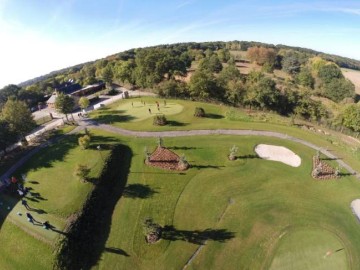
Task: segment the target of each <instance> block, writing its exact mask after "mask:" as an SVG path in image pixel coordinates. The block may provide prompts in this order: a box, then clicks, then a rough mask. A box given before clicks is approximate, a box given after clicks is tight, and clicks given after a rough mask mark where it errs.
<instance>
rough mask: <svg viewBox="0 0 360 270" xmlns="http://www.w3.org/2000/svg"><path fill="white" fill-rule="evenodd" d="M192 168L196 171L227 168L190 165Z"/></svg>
mask: <svg viewBox="0 0 360 270" xmlns="http://www.w3.org/2000/svg"><path fill="white" fill-rule="evenodd" d="M190 167H191V168H195V169H198V170H200V169H220V168H222V167H225V166H216V165H192V164H191V165H190Z"/></svg>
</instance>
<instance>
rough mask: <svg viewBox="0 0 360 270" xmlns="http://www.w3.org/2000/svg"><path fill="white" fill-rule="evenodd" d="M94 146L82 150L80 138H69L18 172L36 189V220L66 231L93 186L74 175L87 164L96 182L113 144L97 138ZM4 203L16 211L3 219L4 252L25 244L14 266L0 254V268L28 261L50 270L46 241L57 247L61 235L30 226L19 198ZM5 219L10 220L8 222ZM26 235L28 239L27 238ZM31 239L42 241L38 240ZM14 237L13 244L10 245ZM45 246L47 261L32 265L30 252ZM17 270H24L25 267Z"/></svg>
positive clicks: (33, 198)
mask: <svg viewBox="0 0 360 270" xmlns="http://www.w3.org/2000/svg"><path fill="white" fill-rule="evenodd" d="M92 142H93V144H92V147H91V148H90V149H88V150H81V149H80V147H79V146H78V144H77V136H75V135H71V136H68V137H67V138H65V139H63V140H61V141H60V142H59V143H56V144H54V145H52V146H49V147H47V148H44V149H42V150H41V151H40V152H38V153H37V154H36V155H35V156H34V157H33V158H32V159H31V160H29V161H28V162H27V163H26V164H25V165H24V166H23V167H22V168H21V169H20V170H19V171H18V172H17V175H21V174H23V173H25V174H26V175H27V182H26V184H25V186H27V187H30V188H32V190H31V193H32V194H33V195H31V194H30V195H28V196H27V201H28V204H29V205H30V207H32V208H34V209H35V211H32V215H33V216H34V218H35V219H37V220H39V221H41V222H43V221H45V220H48V221H50V223H51V224H52V225H55V227H56V228H57V229H60V230H62V229H63V228H64V225H65V221H66V218H67V217H68V216H69V215H71V214H72V213H74V212H76V211H78V210H79V209H80V208H81V207H82V204H83V203H84V200H85V198H86V197H87V195H88V193H89V192H90V190H91V189H92V185H91V184H84V183H81V182H80V181H79V180H78V179H77V178H76V176H75V175H74V170H75V167H76V165H77V164H78V163H81V164H87V165H88V166H89V167H90V168H91V173H90V177H93V178H96V177H97V176H98V175H99V173H100V171H101V168H102V166H103V165H102V161H103V159H102V158H105V157H106V155H107V154H108V150H106V144H107V143H109V142H110V141H109V138H106V137H102V138H99V137H96V136H93V140H92ZM98 144H100V145H102V146H103V150H102V153H101V155H102V156H100V153H99V151H98V150H96V146H97V145H98ZM0 201H2V202H3V203H4V206H5V205H11V207H12V209H11V211H10V212H8V213H5V216H4V215H0V218H1V220H0V221H1V222H0V224H2V226H1V230H0V241H1V250H9V254H10V251H11V250H12V246H13V245H14V242H17V243H19V242H22V244H21V245H19V247H18V248H17V249H19V250H20V251H19V252H18V253H20V254H21V256H14V254H13V255H12V256H13V258H12V259H11V263H10V259H9V256H10V255H9V254H8V253H7V252H0V268H1V269H7V268H6V267H5V266H4V265H3V263H2V262H4V263H7V262H9V265H21V264H22V261H24V262H27V263H28V264H29V266H30V267H34V269H49V268H50V264H49V263H48V262H49V261H51V260H52V254H51V251H52V247H51V246H48V245H47V244H45V243H44V242H43V241H45V242H49V244H52V245H54V244H55V241H56V239H57V237H58V234H57V233H55V232H53V231H47V230H44V229H43V228H42V227H41V226H34V225H31V223H29V222H27V220H26V218H25V209H24V207H23V206H21V204H20V202H18V200H17V199H16V198H14V197H8V196H4V195H1V196H0ZM4 206H2V207H1V209H0V214H3V213H2V212H5V207H4ZM39 211H40V212H39ZM41 211H43V213H41ZM18 212H20V213H22V216H19V215H17V213H18ZM5 217H7V219H6V220H5V221H4V220H3V219H4V218H5ZM10 220H11V221H12V223H11V225H9V224H10ZM13 224H15V225H16V226H15V225H13ZM20 228H22V229H20ZM24 231H26V232H27V233H28V234H26V233H25V232H24ZM8 235H9V236H8ZM23 235H26V237H25V236H23ZM30 235H33V236H36V238H38V239H41V240H37V239H35V238H33V237H32V236H30ZM11 237H12V239H11V241H8V240H9V239H10V238H11ZM1 239H4V240H3V241H2V240H1ZM44 245H45V246H46V248H45V249H46V251H47V252H42V253H44V254H43V256H44V258H41V259H40V260H39V265H38V264H37V262H33V263H32V262H31V261H32V258H33V257H34V253H33V252H32V251H29V250H39V252H40V251H41V250H43V249H44ZM42 261H45V262H46V263H45V264H44V265H43V267H40V265H41V263H42ZM8 269H9V268H8ZM10 269H11V268H10ZM15 269H22V267H18V268H15Z"/></svg>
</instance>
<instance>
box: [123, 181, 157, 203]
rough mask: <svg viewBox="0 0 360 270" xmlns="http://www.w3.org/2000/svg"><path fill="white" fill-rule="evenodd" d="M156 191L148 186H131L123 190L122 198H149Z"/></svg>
mask: <svg viewBox="0 0 360 270" xmlns="http://www.w3.org/2000/svg"><path fill="white" fill-rule="evenodd" d="M155 193H158V192H157V191H155V190H153V189H151V188H150V187H149V186H148V185H142V184H131V185H128V186H126V187H125V188H124V192H123V196H124V197H127V198H132V199H137V198H138V199H147V198H151V197H152V196H153V195H154V194H155Z"/></svg>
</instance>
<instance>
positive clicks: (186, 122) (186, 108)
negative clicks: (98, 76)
mask: <svg viewBox="0 0 360 270" xmlns="http://www.w3.org/2000/svg"><path fill="white" fill-rule="evenodd" d="M140 100H142V101H145V102H146V108H147V107H150V106H152V107H154V106H155V107H156V103H155V102H156V101H158V102H159V104H160V108H161V110H162V107H164V104H163V100H161V99H156V98H142V99H139V98H134V99H130V100H120V101H119V102H116V103H114V104H111V105H110V106H109V107H106V108H104V109H101V110H97V111H93V112H92V113H91V114H90V117H91V118H93V119H95V120H97V121H99V122H101V123H105V124H111V125H113V126H116V127H121V128H125V129H129V130H140V131H141V130H146V131H166V130H193V129H253V130H267V131H277V132H281V133H284V134H288V135H290V136H294V137H297V138H301V139H304V140H306V141H309V142H311V143H313V144H315V145H318V146H321V147H323V148H326V149H329V150H331V151H333V152H334V153H335V154H336V155H338V156H339V157H340V158H342V159H344V160H346V162H347V163H349V164H350V166H352V167H353V168H354V169H356V170H358V171H360V151H359V150H358V148H356V146H354V145H347V144H346V143H344V142H343V141H342V140H341V139H340V138H341V134H340V133H336V132H332V133H331V134H330V135H326V136H325V135H323V134H322V133H321V134H319V133H315V132H313V131H309V130H304V129H301V128H299V127H297V126H292V125H291V124H290V119H289V118H286V117H281V116H279V115H276V114H272V113H267V112H259V111H252V112H251V113H250V114H249V113H248V111H247V110H242V109H234V108H230V107H228V106H225V105H215V104H211V103H202V102H191V101H185V100H167V103H166V104H167V105H166V107H168V108H167V109H166V112H165V111H164V114H165V116H166V118H167V120H168V121H169V124H168V125H166V126H154V125H153V119H152V117H150V114H149V113H148V112H147V109H146V108H143V107H141V103H140ZM131 103H133V107H132V106H131ZM195 107H202V108H204V109H205V112H206V114H207V115H206V117H203V118H198V117H194V116H193V114H194V111H195ZM180 108H182V110H180ZM296 122H297V123H303V122H302V121H299V120H297V121H296ZM315 128H316V129H317V127H316V126H315Z"/></svg>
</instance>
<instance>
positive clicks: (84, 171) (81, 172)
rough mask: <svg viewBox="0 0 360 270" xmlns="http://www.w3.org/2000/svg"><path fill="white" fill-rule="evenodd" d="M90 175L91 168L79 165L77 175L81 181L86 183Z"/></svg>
mask: <svg viewBox="0 0 360 270" xmlns="http://www.w3.org/2000/svg"><path fill="white" fill-rule="evenodd" d="M89 173H90V168H89V167H88V166H87V165H83V164H78V165H77V166H76V170H75V174H76V176H77V177H78V178H79V180H80V181H86V180H87V179H88V175H89Z"/></svg>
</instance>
